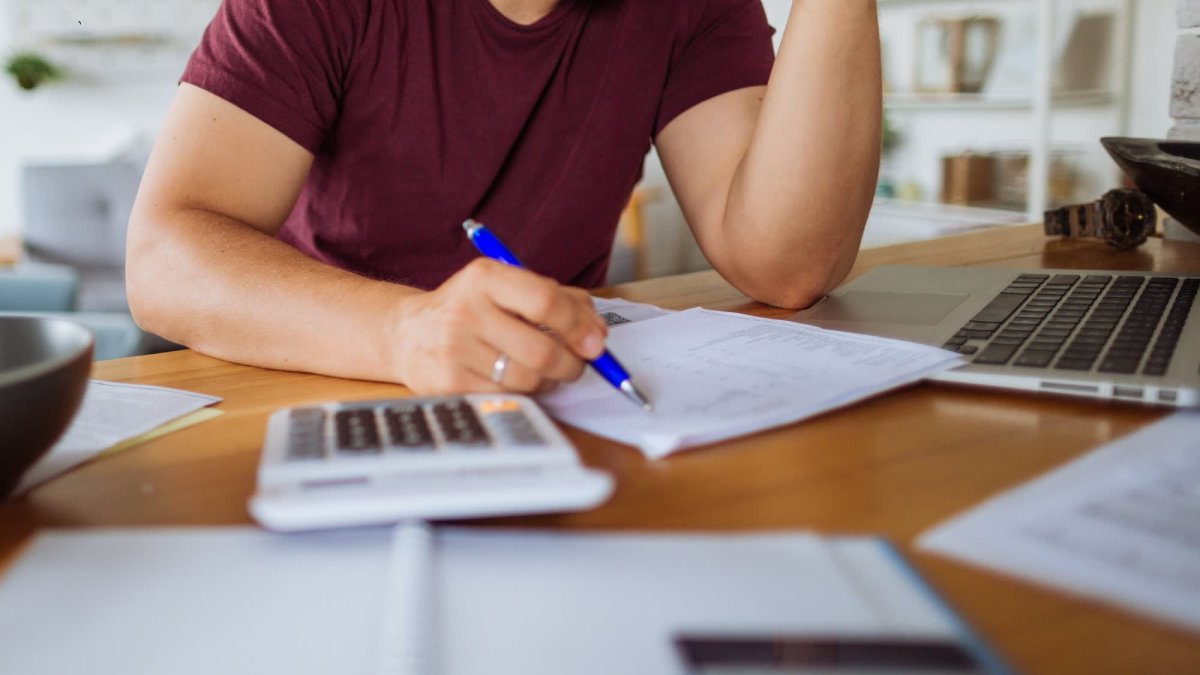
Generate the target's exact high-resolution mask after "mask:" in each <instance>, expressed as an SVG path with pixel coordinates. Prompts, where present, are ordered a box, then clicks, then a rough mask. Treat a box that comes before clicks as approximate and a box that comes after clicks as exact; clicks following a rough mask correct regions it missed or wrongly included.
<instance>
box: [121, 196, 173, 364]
mask: <svg viewBox="0 0 1200 675" xmlns="http://www.w3.org/2000/svg"><path fill="white" fill-rule="evenodd" d="M168 257H169V253H168V251H167V250H166V242H164V241H162V240H161V239H159V238H157V237H147V236H145V235H144V234H143V233H142V228H140V227H139V226H138V223H137V221H136V219H135V220H131V221H130V224H129V238H128V242H127V245H126V253H125V260H126V262H125V294H126V298H127V300H128V302H129V312H130V314H131V315H132V316H133V321H134V323H136V324H137V325H138V327H139V328H141V329H142V330H144V331H146V332H147V333H152V334H154V335H160V336H162V337H164V338H166V339H168V340H173V341H176V338H177V336H174V335H173V333H174V332H175V331H174V330H173V327H172V321H171V316H172V312H171V309H172V307H173V306H174V305H176V304H177V303H174V302H172V295H173V293H174V289H173V284H172V277H173V274H172V273H171V271H170V267H171V265H170V263H169V261H168V260H167V258H168Z"/></svg>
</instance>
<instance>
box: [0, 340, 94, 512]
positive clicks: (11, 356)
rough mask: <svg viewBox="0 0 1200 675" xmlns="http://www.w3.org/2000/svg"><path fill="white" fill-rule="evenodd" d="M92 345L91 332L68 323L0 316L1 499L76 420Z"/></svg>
mask: <svg viewBox="0 0 1200 675" xmlns="http://www.w3.org/2000/svg"><path fill="white" fill-rule="evenodd" d="M92 342H93V341H92V333H91V331H89V330H88V329H86V328H84V327H83V326H80V325H79V324H75V323H71V322H70V321H64V320H62V319H47V318H41V317H32V316H4V317H0V499H2V498H4V497H7V496H8V495H9V494H10V493H11V492H12V491H13V488H15V487H16V486H17V482H18V481H19V480H20V478H21V474H23V473H25V470H26V469H28V468H29V467H30V466H33V464H34V462H36V461H38V460H39V459H41V457H42V455H44V454H46V451H47V450H49V449H50V446H52V445H53V444H54V442H55V441H56V440H58V437H59V436H61V435H62V432H63V430H65V429H66V428H67V425H68V424H69V423H70V422H71V418H72V417H74V416H75V412H76V411H77V410H78V409H79V404H80V402H81V401H82V400H83V392H84V390H85V389H86V388H87V381H88V374H89V373H91V370H92Z"/></svg>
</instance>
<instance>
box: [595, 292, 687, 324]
mask: <svg viewBox="0 0 1200 675" xmlns="http://www.w3.org/2000/svg"><path fill="white" fill-rule="evenodd" d="M592 305H593V306H594V307H595V308H596V313H597V314H599V315H600V316H602V317H604V320H605V321H606V322H607V323H608V325H609V327H611V328H617V327H620V326H627V325H629V324H631V323H637V322H638V321H645V320H646V319H653V318H656V317H660V316H666V315H668V314H674V312H672V311H671V310H668V309H663V308H662V307H656V306H654V305H647V304H645V303H642V302H630V301H628V300H622V299H620V298H592Z"/></svg>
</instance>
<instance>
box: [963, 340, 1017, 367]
mask: <svg viewBox="0 0 1200 675" xmlns="http://www.w3.org/2000/svg"><path fill="white" fill-rule="evenodd" d="M1019 347H1020V345H1005V344H990V345H988V346H987V348H986V349H984V350H983V351H982V352H980V353H979V356H976V357H975V359H974V360H973V361H972V363H978V364H980V365H985V366H1002V365H1004V364H1006V363H1008V362H1009V361H1010V360H1012V357H1013V355H1014V354H1016V353H1017V349H1018V348H1019Z"/></svg>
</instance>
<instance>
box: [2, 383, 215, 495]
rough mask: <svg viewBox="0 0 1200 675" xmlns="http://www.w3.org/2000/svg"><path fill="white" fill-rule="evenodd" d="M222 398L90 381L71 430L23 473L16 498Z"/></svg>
mask: <svg viewBox="0 0 1200 675" xmlns="http://www.w3.org/2000/svg"><path fill="white" fill-rule="evenodd" d="M220 400H221V399H219V398H217V397H216V396H206V395H204V394H197V393H195V392H191V391H183V390H180V389H168V388H166V387H152V386H148V385H141V384H125V383H123V382H102V381H100V380H92V381H90V382H88V386H87V391H86V392H85V393H84V396H83V403H82V404H80V406H79V412H78V413H76V414H75V419H74V420H73V421H72V422H71V426H69V427H67V430H66V432H65V433H64V434H63V436H62V438H60V439H59V440H58V442H57V443H55V444H54V447H53V448H51V449H50V452H49V453H47V454H46V456H45V457H42V459H41V460H40V461H39V462H38V463H37V464H34V465H33V466H32V467H30V469H29V470H28V471H26V472H25V475H24V476H22V477H21V483H20V485H18V486H17V490H16V493H15V494H24V493H25V492H27V491H29V490H31V489H33V488H34V487H36V486H37V485H39V484H40V483H43V482H45V481H48V480H50V479H51V478H54V477H55V476H57V475H59V474H61V473H63V472H65V471H69V470H70V469H73V468H75V467H76V466H78V465H80V464H82V463H84V462H86V461H88V460H89V459H92V458H93V457H95V456H96V455H99V454H100V453H102V452H104V451H105V450H107V449H108V448H110V447H112V446H114V445H117V444H118V443H121V442H122V441H125V440H127V439H129V438H132V437H135V436H140V435H142V434H145V433H147V432H150V431H153V430H154V429H156V428H157V427H159V426H161V425H163V424H166V423H167V422H170V421H172V420H175V419H177V418H180V417H183V416H184V415H187V414H189V413H193V412H195V411H197V410H200V409H201V408H204V407H205V406H209V405H212V404H214V403H216V402H218V401H220Z"/></svg>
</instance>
